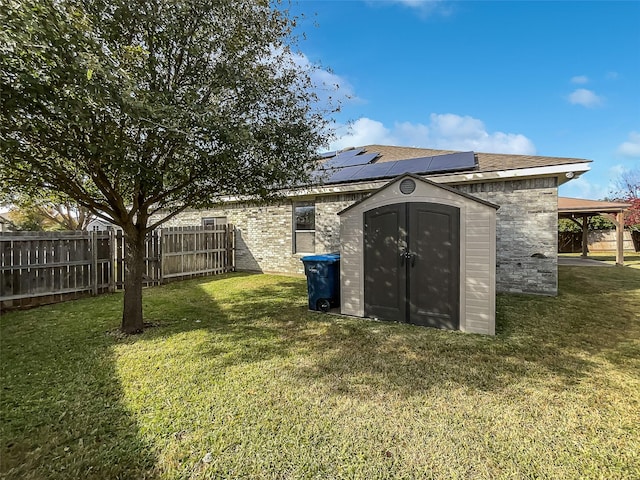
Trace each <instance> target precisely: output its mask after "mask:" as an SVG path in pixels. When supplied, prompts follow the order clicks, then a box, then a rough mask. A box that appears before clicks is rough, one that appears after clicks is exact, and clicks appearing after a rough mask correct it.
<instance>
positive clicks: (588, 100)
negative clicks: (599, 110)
mask: <svg viewBox="0 0 640 480" xmlns="http://www.w3.org/2000/svg"><path fill="white" fill-rule="evenodd" d="M568 100H569V103H572V104H573V105H582V106H583V107H588V108H591V107H597V106H598V105H602V102H603V97H600V96H598V95H596V94H595V93H594V92H592V91H591V90H587V89H586V88H578V89H577V90H574V91H573V92H572V93H571V94H570V95H569V97H568Z"/></svg>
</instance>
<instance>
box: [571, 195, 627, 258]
mask: <svg viewBox="0 0 640 480" xmlns="http://www.w3.org/2000/svg"><path fill="white" fill-rule="evenodd" d="M629 207H631V205H630V204H628V203H622V202H603V201H599V200H586V199H583V198H569V197H558V217H559V218H569V219H571V220H573V221H574V222H575V223H577V224H578V225H580V227H581V228H582V256H583V257H586V256H587V233H588V230H589V229H588V220H589V217H595V216H596V215H602V216H604V217H607V218H608V219H609V220H611V221H612V222H613V223H614V224H615V226H616V263H617V264H619V265H624V251H623V237H622V233H623V231H624V211H625V210H627V209H628V208H629ZM576 218H582V224H580V222H578V221H577V220H576Z"/></svg>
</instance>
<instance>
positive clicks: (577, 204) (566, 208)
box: [558, 197, 631, 213]
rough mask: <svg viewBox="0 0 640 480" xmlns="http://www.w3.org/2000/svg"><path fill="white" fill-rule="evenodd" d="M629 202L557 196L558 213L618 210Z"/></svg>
mask: <svg viewBox="0 0 640 480" xmlns="http://www.w3.org/2000/svg"><path fill="white" fill-rule="evenodd" d="M630 206H631V204H629V203H624V202H602V201H598V200H585V199H583V198H570V197H558V212H559V213H589V212H620V211H622V210H626V209H627V208H629V207H630Z"/></svg>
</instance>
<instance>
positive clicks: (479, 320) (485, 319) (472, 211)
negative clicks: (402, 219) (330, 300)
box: [340, 180, 496, 335]
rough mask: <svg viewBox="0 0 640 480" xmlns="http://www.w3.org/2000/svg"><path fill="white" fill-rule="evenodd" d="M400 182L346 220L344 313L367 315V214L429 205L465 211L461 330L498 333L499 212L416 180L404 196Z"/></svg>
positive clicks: (343, 239) (342, 221) (342, 222)
mask: <svg viewBox="0 0 640 480" xmlns="http://www.w3.org/2000/svg"><path fill="white" fill-rule="evenodd" d="M397 183H399V180H396V181H394V182H393V183H392V184H390V185H389V186H387V187H385V188H384V189H382V190H380V191H378V192H377V193H375V194H374V195H372V196H371V197H370V198H367V199H366V200H364V201H363V202H361V203H359V204H357V205H355V206H353V207H352V208H351V209H350V210H348V211H346V212H344V213H343V214H342V215H341V216H340V237H341V245H340V254H341V257H340V275H341V287H342V291H341V312H342V313H343V314H345V315H354V316H359V317H362V316H364V278H363V271H364V265H363V250H364V245H363V242H364V240H363V229H364V224H363V222H364V212H366V211H368V210H372V209H374V208H377V207H381V206H384V205H390V204H394V203H405V202H428V203H438V204H445V205H451V206H454V207H457V208H459V209H460V330H463V331H467V332H473V333H484V334H489V335H493V334H494V333H495V293H496V290H495V285H496V279H495V270H496V254H495V248H496V243H495V231H496V230H495V229H496V211H495V209H494V208H493V207H491V206H489V205H486V204H483V203H480V202H477V201H475V200H473V199H472V198H468V197H466V196H462V195H458V194H457V193H454V192H451V191H448V190H445V189H442V188H440V187H439V186H437V185H434V184H432V183H428V182H421V181H419V180H416V184H417V185H416V189H415V191H414V192H413V193H412V194H410V195H403V194H402V193H400V191H399V189H398V188H397Z"/></svg>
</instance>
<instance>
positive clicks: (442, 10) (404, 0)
mask: <svg viewBox="0 0 640 480" xmlns="http://www.w3.org/2000/svg"><path fill="white" fill-rule="evenodd" d="M367 4H368V5H370V6H372V7H380V6H384V5H389V4H396V5H401V6H404V7H407V8H409V9H411V10H413V11H414V12H417V13H418V14H419V15H420V16H422V17H426V16H428V15H430V14H441V15H445V16H446V15H450V14H451V13H452V11H453V7H452V5H451V3H450V2H447V1H445V0H387V1H380V0H368V1H367Z"/></svg>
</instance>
